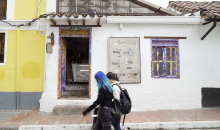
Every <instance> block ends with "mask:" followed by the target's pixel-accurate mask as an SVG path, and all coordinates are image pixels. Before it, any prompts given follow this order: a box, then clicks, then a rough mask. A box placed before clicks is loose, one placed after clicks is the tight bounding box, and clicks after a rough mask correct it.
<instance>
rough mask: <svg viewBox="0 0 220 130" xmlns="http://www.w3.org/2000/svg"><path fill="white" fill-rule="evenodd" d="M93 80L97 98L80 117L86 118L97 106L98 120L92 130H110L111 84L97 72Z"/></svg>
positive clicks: (104, 76)
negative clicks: (96, 85)
mask: <svg viewBox="0 0 220 130" xmlns="http://www.w3.org/2000/svg"><path fill="white" fill-rule="evenodd" d="M95 79H96V81H97V83H98V97H97V99H96V101H94V102H93V104H92V105H91V106H89V107H88V108H87V109H86V110H85V111H83V113H82V116H83V117H84V116H86V114H87V113H89V112H90V111H92V110H93V109H94V108H95V107H97V106H98V105H99V112H98V118H97V120H96V123H95V125H94V127H93V129H94V130H111V124H112V115H111V107H112V99H113V94H112V93H113V89H112V86H111V83H110V82H109V80H108V78H107V77H106V75H105V74H104V73H103V72H101V71H99V72H97V73H96V74H95Z"/></svg>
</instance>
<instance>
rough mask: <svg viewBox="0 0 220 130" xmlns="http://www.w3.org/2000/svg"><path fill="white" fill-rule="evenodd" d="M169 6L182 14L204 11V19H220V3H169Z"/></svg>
mask: <svg viewBox="0 0 220 130" xmlns="http://www.w3.org/2000/svg"><path fill="white" fill-rule="evenodd" d="M169 6H170V7H171V8H173V9H176V10H178V11H180V12H189V13H194V12H198V11H202V12H201V13H200V14H201V16H202V17H214V16H218V17H220V16H219V15H220V1H204V2H199V1H169ZM205 9H206V10H207V11H206V10H205Z"/></svg>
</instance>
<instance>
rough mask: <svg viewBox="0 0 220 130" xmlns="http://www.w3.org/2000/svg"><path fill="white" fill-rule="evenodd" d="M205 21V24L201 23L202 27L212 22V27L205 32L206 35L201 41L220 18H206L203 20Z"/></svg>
mask: <svg viewBox="0 0 220 130" xmlns="http://www.w3.org/2000/svg"><path fill="white" fill-rule="evenodd" d="M205 21H207V22H206V23H203V25H206V24H209V23H211V22H213V25H212V27H211V28H210V29H209V30H208V31H207V32H206V34H205V35H204V36H203V37H202V38H201V40H204V39H205V37H206V36H207V35H208V34H209V33H210V32H211V31H212V30H213V29H214V28H215V27H216V24H217V22H220V18H207V19H205Z"/></svg>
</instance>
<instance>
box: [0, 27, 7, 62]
mask: <svg viewBox="0 0 220 130" xmlns="http://www.w3.org/2000/svg"><path fill="white" fill-rule="evenodd" d="M0 33H5V45H4V63H0V65H6V54H7V31H6V30H4V31H2V30H0Z"/></svg>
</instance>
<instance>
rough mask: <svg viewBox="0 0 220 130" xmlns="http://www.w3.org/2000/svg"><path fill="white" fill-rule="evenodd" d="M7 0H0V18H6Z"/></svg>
mask: <svg viewBox="0 0 220 130" xmlns="http://www.w3.org/2000/svg"><path fill="white" fill-rule="evenodd" d="M6 10H7V0H0V19H6Z"/></svg>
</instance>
